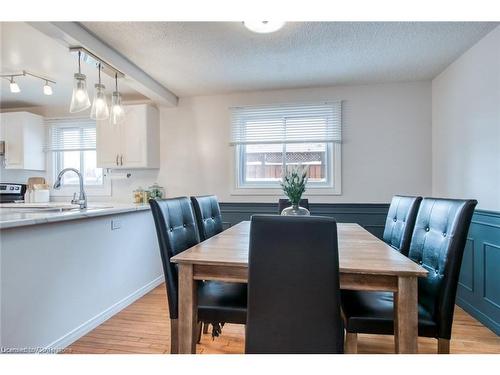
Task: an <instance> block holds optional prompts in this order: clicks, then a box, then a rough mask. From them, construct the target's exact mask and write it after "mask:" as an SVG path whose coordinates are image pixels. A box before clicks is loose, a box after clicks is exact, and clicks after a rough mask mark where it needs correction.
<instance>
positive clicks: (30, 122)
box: [0, 112, 45, 171]
mask: <svg viewBox="0 0 500 375" xmlns="http://www.w3.org/2000/svg"><path fill="white" fill-rule="evenodd" d="M0 140H2V141H4V142H5V156H4V167H5V169H26V170H35V171H43V170H45V153H44V151H43V146H44V143H45V126H44V124H43V118H42V117H41V116H38V115H35V114H33V113H29V112H4V113H0Z"/></svg>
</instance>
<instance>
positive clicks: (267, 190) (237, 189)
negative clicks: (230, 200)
mask: <svg viewBox="0 0 500 375" xmlns="http://www.w3.org/2000/svg"><path fill="white" fill-rule="evenodd" d="M307 143H310V142H307ZM241 154H242V147H241V146H235V147H234V154H233V155H234V156H233V158H232V161H233V162H232V163H231V172H232V173H231V178H232V180H233V189H232V191H231V195H269V196H281V195H283V190H282V189H281V188H280V187H277V186H276V187H274V186H273V187H270V186H269V183H264V184H259V183H255V184H254V183H250V184H249V183H248V182H247V183H242V181H241V180H242V177H243V173H244V167H243V166H242V162H243V160H244V158H242V156H241ZM327 159H328V162H327V168H329V173H328V174H329V176H330V180H331V181H329V182H328V183H308V184H307V189H306V192H305V194H304V196H311V195H341V194H342V171H341V166H342V145H341V143H337V142H334V143H329V144H328V146H327Z"/></svg>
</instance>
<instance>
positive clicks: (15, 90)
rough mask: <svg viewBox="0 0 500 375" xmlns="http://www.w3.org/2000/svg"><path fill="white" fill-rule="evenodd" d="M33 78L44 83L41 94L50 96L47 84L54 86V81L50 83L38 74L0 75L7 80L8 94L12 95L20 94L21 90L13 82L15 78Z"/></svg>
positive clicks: (49, 88) (24, 72) (50, 90)
mask: <svg viewBox="0 0 500 375" xmlns="http://www.w3.org/2000/svg"><path fill="white" fill-rule="evenodd" d="M27 76H30V77H35V78H38V79H41V80H42V81H45V85H44V86H43V93H44V94H45V95H52V87H51V86H50V85H49V83H52V84H54V85H55V84H56V82H55V81H52V80H51V79H48V78H46V77H43V76H40V75H38V74H34V73H31V72H28V71H26V70H23V71H22V72H21V73H14V74H0V78H5V79H8V80H9V88H10V92H11V93H13V94H17V93H19V92H21V88H20V87H19V85H18V84H17V82H16V81H15V80H14V78H16V77H27Z"/></svg>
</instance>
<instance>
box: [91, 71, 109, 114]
mask: <svg viewBox="0 0 500 375" xmlns="http://www.w3.org/2000/svg"><path fill="white" fill-rule="evenodd" d="M97 69H99V83H97V84H95V85H94V87H95V92H94V101H93V102H92V109H91V111H90V118H91V119H94V120H106V119H107V118H108V117H109V108H108V101H107V100H106V93H105V90H106V87H105V86H104V85H103V84H102V83H101V64H99V66H98V68H97Z"/></svg>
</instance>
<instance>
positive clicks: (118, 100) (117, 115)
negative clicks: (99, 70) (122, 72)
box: [109, 73, 125, 125]
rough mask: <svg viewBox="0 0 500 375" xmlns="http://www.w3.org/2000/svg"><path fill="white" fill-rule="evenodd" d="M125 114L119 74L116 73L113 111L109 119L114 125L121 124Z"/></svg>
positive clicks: (112, 103) (112, 101)
mask: <svg viewBox="0 0 500 375" xmlns="http://www.w3.org/2000/svg"><path fill="white" fill-rule="evenodd" d="M124 116H125V111H124V110H123V107H122V96H121V94H120V92H119V91H118V74H116V73H115V91H114V92H113V95H112V96H111V113H110V116H109V121H110V122H111V123H112V124H113V125H117V124H119V123H120V122H121V121H122V120H123V118H124Z"/></svg>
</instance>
